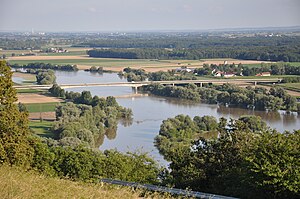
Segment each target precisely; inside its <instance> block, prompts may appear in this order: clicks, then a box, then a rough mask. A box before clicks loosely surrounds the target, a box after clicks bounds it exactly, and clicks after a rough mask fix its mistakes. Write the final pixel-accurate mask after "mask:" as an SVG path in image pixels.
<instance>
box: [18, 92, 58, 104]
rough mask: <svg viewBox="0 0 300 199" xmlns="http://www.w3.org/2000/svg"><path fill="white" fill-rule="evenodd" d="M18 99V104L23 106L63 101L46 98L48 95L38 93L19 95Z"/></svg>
mask: <svg viewBox="0 0 300 199" xmlns="http://www.w3.org/2000/svg"><path fill="white" fill-rule="evenodd" d="M17 97H18V102H21V103H23V104H31V103H48V102H51V103H53V102H56V103H58V102H62V100H61V99H58V98H55V97H50V96H46V95H41V94H38V93H18V94H17Z"/></svg>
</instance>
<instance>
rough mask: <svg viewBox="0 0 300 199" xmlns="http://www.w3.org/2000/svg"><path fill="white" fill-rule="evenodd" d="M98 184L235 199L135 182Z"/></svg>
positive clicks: (107, 180)
mask: <svg viewBox="0 0 300 199" xmlns="http://www.w3.org/2000/svg"><path fill="white" fill-rule="evenodd" d="M100 182H104V183H109V184H114V185H121V186H128V187H134V188H140V189H147V190H150V191H157V192H165V193H170V194H174V195H181V196H186V197H194V198H202V199H237V198H234V197H228V196H221V195H216V194H210V193H202V192H197V191H189V190H184V189H177V188H168V187H162V186H156V185H151V184H140V183H135V182H126V181H121V180H112V179H106V178H104V179H101V180H100Z"/></svg>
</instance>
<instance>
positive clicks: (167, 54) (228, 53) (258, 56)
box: [87, 47, 300, 62]
mask: <svg viewBox="0 0 300 199" xmlns="http://www.w3.org/2000/svg"><path fill="white" fill-rule="evenodd" d="M298 50H299V49H298V47H295V49H293V51H291V49H290V48H284V47H283V48H282V49H280V50H279V49H278V47H273V49H271V50H270V49H269V48H266V47H262V48H257V47H256V48H255V47H252V48H243V49H235V48H234V47H206V48H203V49H159V48H134V49H120V48H114V49H93V50H89V51H87V54H88V55H89V56H90V57H100V58H123V59H162V60H164V59H167V60H169V59H171V60H180V59H188V60H199V59H211V58H234V59H243V60H258V61H284V62H297V61H300V56H299V53H298Z"/></svg>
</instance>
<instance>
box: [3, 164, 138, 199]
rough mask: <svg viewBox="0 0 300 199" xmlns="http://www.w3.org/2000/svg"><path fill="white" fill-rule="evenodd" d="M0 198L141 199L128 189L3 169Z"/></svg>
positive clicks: (7, 167)
mask: <svg viewBox="0 0 300 199" xmlns="http://www.w3.org/2000/svg"><path fill="white" fill-rule="evenodd" d="M0 198H3V199H10V198H24V199H26V198H52V199H56V198H57V199H61V198H139V193H138V192H137V193H134V192H132V191H131V190H130V189H128V188H121V187H117V186H109V185H104V186H103V185H101V184H97V185H94V184H87V183H80V182H73V181H69V180H62V179H58V178H49V177H44V176H42V175H39V174H37V173H34V172H24V171H22V170H20V169H18V168H12V167H9V166H1V168H0Z"/></svg>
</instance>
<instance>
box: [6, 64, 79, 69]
mask: <svg viewBox="0 0 300 199" xmlns="http://www.w3.org/2000/svg"><path fill="white" fill-rule="evenodd" d="M9 66H10V67H12V68H24V69H51V70H63V71H78V68H77V65H70V64H66V65H56V64H55V65H54V64H50V63H42V62H41V63H39V62H35V63H28V64H23V65H20V64H9Z"/></svg>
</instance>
